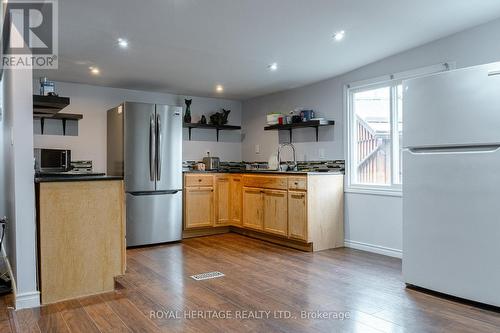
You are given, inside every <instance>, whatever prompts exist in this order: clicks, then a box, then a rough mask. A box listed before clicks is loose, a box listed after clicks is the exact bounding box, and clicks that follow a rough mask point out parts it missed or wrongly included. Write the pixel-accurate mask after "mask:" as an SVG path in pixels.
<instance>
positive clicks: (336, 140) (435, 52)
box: [242, 20, 500, 255]
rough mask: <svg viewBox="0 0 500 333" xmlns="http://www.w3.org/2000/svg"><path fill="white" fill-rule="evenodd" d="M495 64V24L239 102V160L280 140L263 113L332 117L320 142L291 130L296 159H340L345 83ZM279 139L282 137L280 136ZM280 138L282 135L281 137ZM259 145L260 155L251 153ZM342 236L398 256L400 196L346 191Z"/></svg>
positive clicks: (498, 29)
mask: <svg viewBox="0 0 500 333" xmlns="http://www.w3.org/2000/svg"><path fill="white" fill-rule="evenodd" d="M499 60H500V20H495V21H492V22H490V23H487V24H484V25H481V26H478V27H476V28H473V29H470V30H466V31H464V32H461V33H458V34H455V35H452V36H449V37H446V38H443V39H441V40H438V41H435V42H432V43H430V44H427V45H424V46H421V47H418V48H415V49H412V50H409V51H406V52H404V53H400V54H397V55H395V56H392V57H389V58H386V59H384V60H382V61H379V62H376V63H373V64H370V65H368V66H364V67H362V68H359V69H357V70H355V71H352V72H350V73H347V74H345V75H342V76H339V77H335V78H332V79H329V80H326V81H322V82H319V83H315V84H312V85H309V86H306V87H301V88H297V89H293V90H288V91H285V92H281V93H276V94H272V95H267V96H262V97H258V98H254V99H250V100H247V101H244V102H243V124H244V133H245V140H244V141H243V145H242V151H243V159H245V160H256V159H257V160H267V159H268V158H269V155H270V154H271V153H272V152H275V151H276V149H277V146H278V142H279V140H280V138H279V135H278V133H276V132H265V131H264V130H263V127H264V126H265V115H266V113H269V112H287V111H289V110H292V109H294V108H297V107H310V108H313V109H315V110H316V111H317V114H318V116H321V117H325V118H328V119H333V120H335V121H336V125H335V126H334V129H333V130H331V129H330V130H324V131H323V132H322V134H321V135H322V137H321V142H320V143H315V142H310V141H311V140H313V138H314V132H313V130H312V129H304V130H301V131H299V132H297V134H298V135H297V136H296V137H295V138H296V139H294V140H295V141H297V143H295V145H296V146H297V150H298V156H299V158H300V159H309V160H314V159H319V157H320V150H321V149H324V158H328V159H343V158H345V154H344V141H345V137H344V109H343V99H344V96H343V87H344V85H345V84H347V83H350V82H355V81H360V80H366V79H370V78H375V77H379V76H382V75H387V74H391V73H397V72H402V71H406V70H410V69H416V68H420V67H425V66H429V65H434V64H438V63H442V62H447V61H449V62H456V66H457V68H460V67H468V66H473V65H478V64H483V63H488V62H494V61H499ZM281 135H286V133H282V134H281ZM281 139H282V140H283V139H284V138H283V137H282V138H281ZM256 145H259V146H260V150H261V154H256V153H255V146H256ZM345 209H346V211H345V225H346V228H345V236H346V240H347V244H348V245H351V246H354V247H358V248H362V249H367V250H372V251H377V252H381V253H386V254H391V255H401V249H402V204H401V198H400V197H387V196H379V195H377V196H375V195H367V194H360V193H346V206H345Z"/></svg>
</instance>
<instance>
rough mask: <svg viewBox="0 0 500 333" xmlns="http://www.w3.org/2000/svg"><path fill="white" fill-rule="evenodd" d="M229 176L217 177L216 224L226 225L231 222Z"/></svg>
mask: <svg viewBox="0 0 500 333" xmlns="http://www.w3.org/2000/svg"><path fill="white" fill-rule="evenodd" d="M229 179H230V177H229V176H216V177H215V196H216V203H215V211H216V216H215V225H216V226H224V225H228V224H229V223H230V222H231V210H230V208H231V206H230V204H231V183H230V181H229Z"/></svg>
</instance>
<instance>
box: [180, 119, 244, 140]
mask: <svg viewBox="0 0 500 333" xmlns="http://www.w3.org/2000/svg"><path fill="white" fill-rule="evenodd" d="M183 126H184V128H188V129H189V141H191V130H192V129H193V128H203V129H215V130H216V131H217V142H219V131H237V130H240V129H241V126H234V125H213V124H198V123H184V125H183Z"/></svg>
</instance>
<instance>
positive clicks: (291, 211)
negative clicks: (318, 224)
mask: <svg viewBox="0 0 500 333" xmlns="http://www.w3.org/2000/svg"><path fill="white" fill-rule="evenodd" d="M288 237H290V238H293V239H297V240H302V241H307V193H306V192H302V191H300V192H299V191H289V192H288Z"/></svg>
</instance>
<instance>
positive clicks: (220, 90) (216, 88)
mask: <svg viewBox="0 0 500 333" xmlns="http://www.w3.org/2000/svg"><path fill="white" fill-rule="evenodd" d="M215 91H217V92H218V93H221V92H223V91H224V87H223V86H222V85H220V84H218V85H216V86H215Z"/></svg>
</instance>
